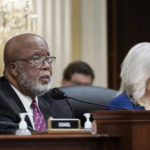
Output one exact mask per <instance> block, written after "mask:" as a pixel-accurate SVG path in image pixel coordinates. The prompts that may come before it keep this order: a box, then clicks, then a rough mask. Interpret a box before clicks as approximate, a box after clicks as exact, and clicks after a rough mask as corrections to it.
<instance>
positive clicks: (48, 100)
mask: <svg viewBox="0 0 150 150" xmlns="http://www.w3.org/2000/svg"><path fill="white" fill-rule="evenodd" d="M54 60H55V57H54V56H50V53H49V48H48V45H47V43H46V41H45V40H44V39H43V38H42V37H40V36H38V35H35V34H31V33H26V34H21V35H18V36H15V37H13V38H11V39H10V40H9V41H8V42H7V43H6V45H5V48H4V64H5V66H4V76H3V77H1V78H0V133H1V134H14V133H15V131H16V129H17V128H18V126H16V124H18V123H19V122H20V117H19V114H20V113H23V112H28V114H29V116H27V117H26V122H27V125H28V126H29V127H31V128H33V129H34V130H38V131H40V129H36V126H35V118H34V115H35V112H34V110H33V105H32V103H33V101H34V102H35V103H36V105H37V108H36V110H37V109H38V111H40V113H41V114H40V115H41V116H42V117H43V118H44V119H43V118H42V117H41V118H42V119H43V120H44V121H45V122H44V123H46V122H47V120H48V118H49V117H54V118H71V117H73V116H72V112H71V109H70V107H69V105H68V103H67V102H66V101H65V100H62V101H56V100H55V99H53V98H52V97H51V96H50V84H51V81H52V79H51V78H52V63H53V61H54ZM36 119H38V118H36ZM43 120H42V121H43ZM46 126H47V125H46ZM46 128H47V127H46ZM46 128H45V127H44V128H43V129H41V131H43V130H45V129H46Z"/></svg>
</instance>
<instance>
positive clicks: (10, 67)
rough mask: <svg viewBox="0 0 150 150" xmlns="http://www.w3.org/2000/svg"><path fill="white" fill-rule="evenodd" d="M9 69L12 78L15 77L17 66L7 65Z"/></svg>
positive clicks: (13, 64)
mask: <svg viewBox="0 0 150 150" xmlns="http://www.w3.org/2000/svg"><path fill="white" fill-rule="evenodd" d="M9 69H10V73H11V74H12V75H13V76H17V65H16V64H15V63H11V64H9Z"/></svg>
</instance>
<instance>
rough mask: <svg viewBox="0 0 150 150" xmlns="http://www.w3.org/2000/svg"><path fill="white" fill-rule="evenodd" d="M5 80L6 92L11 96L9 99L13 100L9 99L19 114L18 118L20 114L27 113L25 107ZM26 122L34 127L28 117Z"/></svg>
mask: <svg viewBox="0 0 150 150" xmlns="http://www.w3.org/2000/svg"><path fill="white" fill-rule="evenodd" d="M3 80H4V82H3V86H4V90H5V92H6V93H7V94H8V95H10V96H9V98H11V99H9V101H10V100H11V105H12V108H14V111H15V112H16V113H17V114H18V116H19V113H23V112H26V109H25V107H24V106H23V104H22V102H21V100H20V98H19V97H18V95H17V94H16V92H15V91H14V90H13V88H12V87H11V86H10V83H9V82H8V81H7V80H6V79H5V78H4V79H3ZM25 120H26V122H27V124H28V126H30V127H32V124H31V121H30V119H29V117H28V116H26V118H25Z"/></svg>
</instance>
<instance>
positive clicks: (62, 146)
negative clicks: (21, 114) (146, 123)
mask: <svg viewBox="0 0 150 150" xmlns="http://www.w3.org/2000/svg"><path fill="white" fill-rule="evenodd" d="M118 142H119V137H117V136H114V137H112V136H111V137H110V136H107V135H100V134H95V135H92V134H89V135H85V134H72V135H71V134H67V133H66V134H56V135H55V134H53V135H50V134H48V135H31V136H15V135H0V150H41V149H42V150H117V149H118V148H117V145H118Z"/></svg>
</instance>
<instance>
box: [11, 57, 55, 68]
mask: <svg viewBox="0 0 150 150" xmlns="http://www.w3.org/2000/svg"><path fill="white" fill-rule="evenodd" d="M55 59H56V57H55V56H51V57H50V56H45V57H34V58H29V59H16V60H12V61H11V62H15V61H25V62H27V63H30V64H32V65H33V66H34V67H35V68H42V67H43V65H44V63H45V62H47V63H48V64H49V66H50V67H51V66H52V63H53V62H54V61H55Z"/></svg>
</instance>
